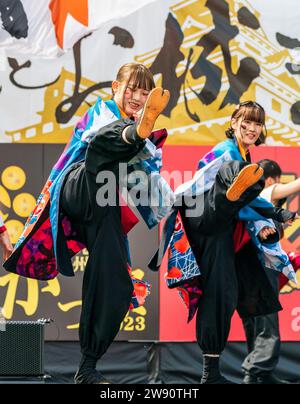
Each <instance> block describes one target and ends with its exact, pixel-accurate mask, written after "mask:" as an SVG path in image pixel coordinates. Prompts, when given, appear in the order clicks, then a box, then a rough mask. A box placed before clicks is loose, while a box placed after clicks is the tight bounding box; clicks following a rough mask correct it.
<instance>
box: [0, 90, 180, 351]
mask: <svg viewBox="0 0 300 404" xmlns="http://www.w3.org/2000/svg"><path fill="white" fill-rule="evenodd" d="M120 118H121V115H120V111H119V108H118V106H117V104H116V103H115V101H113V100H110V101H107V102H103V101H102V100H101V99H100V98H99V99H98V100H97V102H96V104H95V105H94V106H93V107H91V108H90V109H89V110H88V111H87V113H86V114H85V116H84V117H83V118H82V120H81V121H80V122H79V123H78V124H77V126H76V127H75V130H74V133H73V136H72V138H71V140H70V142H69V143H68V145H67V146H66V148H65V150H64V152H63V154H62V156H61V157H60V159H59V160H58V162H57V163H56V165H55V166H54V168H53V170H52V171H51V174H50V177H49V179H48V181H47V183H46V185H45V187H44V189H43V191H42V194H41V196H40V197H39V199H38V201H37V205H36V207H35V209H34V211H33V212H32V214H31V215H30V217H29V219H28V221H27V223H26V226H25V229H24V232H23V234H22V236H21V238H20V239H19V241H18V243H17V245H16V247H15V250H14V252H13V254H12V256H11V257H10V258H9V259H8V260H7V261H6V263H5V264H4V266H5V268H6V269H7V270H8V271H11V272H14V273H16V274H18V275H22V276H26V277H30V278H34V279H40V280H48V279H52V278H54V277H55V276H56V275H57V274H58V272H60V273H62V274H63V275H66V276H73V275H74V273H73V267H72V262H71V257H72V256H74V255H75V254H76V253H78V252H79V251H80V250H82V249H83V248H85V247H86V248H87V249H88V251H89V260H88V263H87V266H86V269H85V273H84V280H83V294H82V313H81V320H80V342H81V349H82V352H83V353H84V354H86V355H90V356H92V357H95V358H100V357H101V356H102V354H103V353H104V352H105V351H106V349H107V347H108V346H109V345H110V343H111V342H112V340H113V339H114V337H115V335H116V334H117V332H118V330H119V327H120V323H121V321H122V320H123V318H124V316H125V315H126V313H127V311H128V309H129V308H133V307H138V306H139V305H141V304H143V303H144V300H145V298H146V296H147V295H148V294H149V289H150V288H149V285H148V284H147V283H146V282H143V281H140V280H138V279H134V278H133V277H132V276H131V271H130V265H129V263H130V257H129V254H128V243H127V237H126V234H127V233H128V231H129V230H130V229H131V228H132V227H133V226H134V225H135V224H136V223H137V222H138V219H137V217H136V215H135V214H134V213H133V212H132V210H131V209H130V208H129V207H128V206H127V205H126V204H125V203H124V201H123V199H122V195H121V184H120V182H119V181H117V182H116V185H115V187H114V186H113V188H114V190H115V197H116V198H115V201H114V203H112V204H106V205H105V206H101V203H100V204H99V203H98V202H99V201H97V197H98V191H101V188H102V186H104V184H103V183H101V179H99V177H98V174H101V173H103V172H104V171H107V172H109V173H113V174H114V178H116V179H118V177H119V163H126V165H125V166H126V167H127V169H128V170H127V171H128V172H127V174H130V173H131V174H132V175H134V173H135V172H136V170H141V171H142V172H143V173H144V174H146V179H149V177H151V179H152V181H153V179H154V180H155V183H156V185H160V186H155V191H156V193H157V195H156V199H157V201H158V203H157V206H155V208H152V207H150V206H141V205H138V206H137V209H138V210H139V211H140V213H141V216H142V217H143V219H144V220H145V222H146V224H147V225H148V227H149V228H151V227H153V226H155V225H156V224H157V223H158V222H159V220H160V219H161V218H162V217H164V216H165V215H166V214H167V212H168V210H169V209H170V205H169V206H167V204H166V203H165V197H166V198H167V199H168V200H169V199H170V198H171V200H172V192H171V190H170V188H169V187H168V185H167V184H166V182H165V181H164V180H163V179H162V177H161V176H160V174H159V171H160V168H161V147H162V145H163V143H164V140H165V139H166V136H167V133H166V131H165V130H162V131H157V132H154V133H153V134H152V135H151V136H150V138H149V139H146V140H143V139H141V138H139V137H138V136H136V137H134V138H132V139H130V143H127V142H125V141H124V140H123V139H122V136H121V133H122V131H123V130H124V128H125V127H126V126H129V125H134V122H133V121H132V120H130V119H120ZM146 179H145V181H146ZM133 185H134V184H132V185H131V187H132V186H133ZM143 186H145V187H146V186H148V184H146V183H145V184H143V181H141V183H139V190H143ZM128 188H129V187H128ZM148 188H149V187H147V188H145V189H147V192H152V193H153V190H151V189H148ZM121 201H122V202H121ZM100 202H101V201H100Z"/></svg>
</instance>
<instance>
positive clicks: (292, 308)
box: [160, 146, 300, 341]
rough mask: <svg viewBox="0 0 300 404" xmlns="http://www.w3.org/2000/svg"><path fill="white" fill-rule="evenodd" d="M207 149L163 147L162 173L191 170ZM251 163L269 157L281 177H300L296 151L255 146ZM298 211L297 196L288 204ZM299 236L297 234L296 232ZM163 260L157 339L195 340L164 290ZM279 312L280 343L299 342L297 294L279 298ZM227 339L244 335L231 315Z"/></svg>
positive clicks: (294, 241)
mask: <svg viewBox="0 0 300 404" xmlns="http://www.w3.org/2000/svg"><path fill="white" fill-rule="evenodd" d="M210 149H211V147H202V146H166V147H165V149H164V170H166V171H167V172H172V170H178V171H181V172H183V171H187V170H191V171H195V169H196V167H197V163H198V161H199V160H200V158H201V157H202V156H203V155H204V154H205V153H206V152H207V151H208V150H210ZM251 154H252V160H253V161H258V160H260V159H264V158H269V159H272V160H276V161H277V162H278V163H279V164H280V166H281V167H282V169H283V172H284V173H285V174H289V175H295V176H300V164H299V160H300V152H299V148H297V147H295V148H285V147H258V148H255V149H253V151H252V153H251ZM289 207H290V208H293V210H297V211H299V197H297V198H294V199H293V201H292V202H291V203H290V205H289ZM299 233H300V232H299ZM299 237H300V234H299V235H298V234H297V232H296V233H294V234H293V236H292V237H290V240H285V241H284V243H283V245H284V248H285V249H286V250H287V251H292V250H295V249H296V248H297V247H298V246H299V245H300V238H299ZM165 272H166V260H164V262H163V265H162V267H161V272H160V340H161V341H195V320H193V321H192V322H191V323H190V324H187V309H186V307H185V306H184V304H183V302H182V300H181V298H180V297H179V295H178V293H177V292H176V291H175V290H169V289H168V288H167V287H166V284H165V280H164V275H165ZM280 300H281V304H282V306H283V311H282V312H281V313H280V328H281V337H282V340H284V341H300V293H299V291H297V290H296V291H295V290H291V293H286V294H284V295H281V297H280ZM229 339H230V340H231V341H244V339H245V338H244V332H243V327H242V324H241V321H240V319H239V316H238V315H237V314H236V313H235V315H234V317H233V320H232V325H231V332H230V337H229Z"/></svg>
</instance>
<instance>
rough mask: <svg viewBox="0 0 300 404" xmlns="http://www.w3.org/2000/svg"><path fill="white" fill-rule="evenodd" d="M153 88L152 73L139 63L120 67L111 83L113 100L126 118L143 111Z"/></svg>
mask: <svg viewBox="0 0 300 404" xmlns="http://www.w3.org/2000/svg"><path fill="white" fill-rule="evenodd" d="M154 87H155V84H154V80H153V76H152V73H151V72H150V71H149V70H148V69H147V68H146V67H145V66H144V65H142V64H140V63H128V64H126V65H124V66H122V67H121V69H120V70H119V72H118V74H117V78H116V80H115V81H113V83H112V91H113V98H114V100H115V101H116V103H117V104H118V105H119V107H120V108H121V109H122V110H123V111H124V112H125V114H126V115H127V116H128V117H132V116H135V115H136V114H137V113H138V112H139V111H140V110H141V109H143V107H144V105H145V103H146V100H147V98H148V95H149V93H150V91H151V90H152V89H153V88H154Z"/></svg>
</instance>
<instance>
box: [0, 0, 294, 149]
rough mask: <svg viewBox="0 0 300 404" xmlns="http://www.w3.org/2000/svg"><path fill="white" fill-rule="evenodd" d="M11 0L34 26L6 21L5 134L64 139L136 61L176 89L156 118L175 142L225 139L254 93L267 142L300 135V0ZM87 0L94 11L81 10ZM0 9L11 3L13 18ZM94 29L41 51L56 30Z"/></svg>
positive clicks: (1, 110)
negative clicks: (126, 66)
mask: <svg viewBox="0 0 300 404" xmlns="http://www.w3.org/2000/svg"><path fill="white" fill-rule="evenodd" d="M7 2H8V3H9V4H19V6H20V4H22V6H23V9H24V11H25V12H26V16H27V18H28V21H29V24H28V27H29V28H28V37H27V38H21V37H20V36H21V34H22V32H26V24H25V25H24V27H23V31H22V29H21V28H20V29H19V31H18V32H17V33H16V32H15V35H17V36H19V37H20V38H19V39H17V38H15V37H12V36H10V35H9V33H8V31H6V30H4V29H3V30H1V31H0V37H1V38H3V35H6V41H7V42H6V45H7V46H5V47H4V46H2V48H1V47H0V142H13V143H14V142H15V143H19V142H22V143H65V142H67V140H68V139H69V137H70V134H71V132H72V129H73V127H74V125H75V123H76V122H78V120H79V119H80V117H82V116H83V114H84V113H85V111H86V110H87V108H88V107H89V106H90V105H92V104H93V103H94V102H95V100H96V98H97V97H98V96H101V97H102V98H104V99H108V98H110V97H111V88H110V84H111V81H112V80H113V79H114V78H115V76H116V73H117V71H118V69H119V67H120V66H121V65H122V64H124V63H128V62H132V61H136V62H140V63H144V64H145V65H146V66H147V67H149V68H150V69H151V71H152V72H153V74H154V77H155V81H156V84H157V85H161V86H163V87H165V88H167V89H168V90H169V91H170V93H171V99H170V102H169V104H168V107H167V108H166V110H165V111H164V112H163V114H162V116H161V117H160V118H159V121H158V126H160V127H166V128H167V129H168V131H169V137H168V143H169V144H181V145H183V144H186V145H213V144H215V143H217V142H219V141H222V140H224V138H225V130H226V129H227V128H228V125H229V119H230V116H231V114H232V112H233V110H234V108H235V106H236V105H237V104H238V103H239V102H242V101H247V100H250V99H251V100H254V101H257V102H259V103H260V104H261V105H263V106H264V108H265V110H266V114H267V129H268V144H269V145H279V146H283V145H286V146H299V145H300V75H299V71H300V46H299V45H300V29H299V23H298V21H300V8H299V0H285V3H284V4H285V5H284V8H283V7H282V1H281V0H272V4H271V3H270V1H269V0H248V1H247V0H156V1H155V0H154V1H153V0H152V1H145V0H144V1H142V0H140V1H136V0H130V1H129V0H106V1H104V0H89V1H88V0H85V1H83V0H76V1H75V0H72V1H67V0H64V1H62V0H61V1H58V0H56V1H51V2H50V0H21V1H20V0H1V1H0V5H1V6H2V5H3V4H5V3H7ZM55 4H56V5H60V6H61V7H62V8H61V12H60V14H57V13H56V12H55V8H54V5H55ZM75 5H76V7H79V8H76V7H75ZM84 5H85V6H86V5H88V19H86V16H87V14H86V13H85V14H84V13H79V10H86V8H84ZM49 6H50V7H51V9H50V8H49ZM16 7H17V6H16ZM99 8H100V9H101V10H99ZM137 8H139V9H138V10H137ZM30 10H31V11H30ZM51 10H52V11H51ZM92 10H94V11H92ZM134 10H135V11H134ZM21 11H22V9H19V12H20V15H21V16H22V12H21ZM3 15H4V16H5V15H6V14H5V13H4V14H3V8H2V11H1V17H0V18H1V19H2V23H3V25H5V24H6V23H5V21H7V19H5V18H4V17H3ZM53 16H56V18H57V22H56V23H55V24H54V23H53V21H52V17H53ZM19 18H20V19H21V17H19ZM113 18H114V19H113ZM16 20H17V21H18V18H17V19H16ZM54 20H55V18H54ZM20 21H21V20H20ZM34 21H36V22H35V24H34ZM40 21H44V25H43V24H40ZM45 21H48V22H47V23H46V22H45ZM55 21H56V20H55ZM87 21H88V23H87ZM47 24H48V25H47ZM18 26H19V27H20V25H18ZM50 26H51V29H49V27H50ZM97 27H99V28H97ZM6 28H7V29H10V27H9V24H8V26H7V24H6ZM89 30H92V32H90V34H89V36H88V37H85V38H84V39H82V40H81V41H80V42H79V43H77V44H76V45H75V46H74V48H73V51H71V50H70V51H68V52H65V53H63V54H62V56H61V57H59V58H52V59H45V58H44V57H37V54H40V55H41V56H42V55H43V56H44V55H45V54H48V56H49V55H55V54H57V51H58V49H60V48H59V46H58V42H57V41H58V40H59V41H61V46H62V47H63V48H64V49H68V48H69V47H71V46H72V44H73V43H74V41H76V40H77V39H78V38H79V37H81V36H82V35H86V34H87V33H88V32H89ZM31 35H33V36H31ZM34 38H35V39H34ZM8 44H10V46H8ZM16 44H19V45H18V46H20V48H19V49H18V47H17V45H16ZM26 52H28V53H26ZM61 52H63V51H62V50H61ZM31 53H35V54H36V57H32V56H31Z"/></svg>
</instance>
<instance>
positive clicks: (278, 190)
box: [272, 178, 300, 201]
mask: <svg viewBox="0 0 300 404" xmlns="http://www.w3.org/2000/svg"><path fill="white" fill-rule="evenodd" d="M297 192H300V178H298V179H297V180H294V181H291V182H289V183H287V184H276V185H275V186H274V188H273V191H272V201H278V200H280V199H283V198H287V197H288V196H291V195H293V194H295V193H297Z"/></svg>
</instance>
